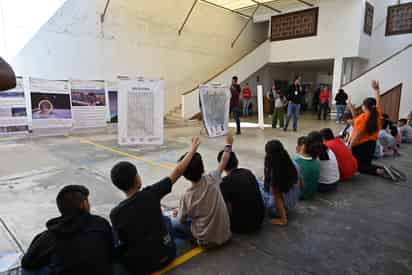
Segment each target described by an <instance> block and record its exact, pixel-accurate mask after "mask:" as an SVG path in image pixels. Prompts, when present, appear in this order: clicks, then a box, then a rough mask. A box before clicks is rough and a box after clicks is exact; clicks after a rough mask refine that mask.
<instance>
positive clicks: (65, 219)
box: [22, 185, 113, 275]
mask: <svg viewBox="0 0 412 275" xmlns="http://www.w3.org/2000/svg"><path fill="white" fill-rule="evenodd" d="M88 196H89V190H87V188H86V187H84V186H81V185H69V186H66V187H64V188H63V189H62V190H61V191H60V192H59V194H58V195H57V199H56V201H57V206H58V208H59V211H60V213H61V217H58V218H54V219H51V220H50V221H48V222H47V224H46V225H47V230H46V231H44V232H43V233H41V234H39V235H37V236H36V237H35V238H34V240H33V242H32V243H31V244H30V247H29V249H28V250H27V253H26V254H25V255H24V257H23V259H22V267H23V275H25V274H42V275H45V274H56V275H66V274H67V275H73V274H76V275H83V274H84V275H112V274H113V268H112V262H113V261H112V256H113V255H112V252H113V238H112V230H111V227H110V224H109V222H108V221H106V220H105V219H104V218H102V217H99V216H95V215H91V214H90V205H89V201H88Z"/></svg>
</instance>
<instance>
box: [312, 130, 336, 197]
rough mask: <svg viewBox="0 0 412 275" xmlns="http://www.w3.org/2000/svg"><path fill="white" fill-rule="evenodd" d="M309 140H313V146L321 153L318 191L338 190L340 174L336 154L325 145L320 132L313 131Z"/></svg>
mask: <svg viewBox="0 0 412 275" xmlns="http://www.w3.org/2000/svg"><path fill="white" fill-rule="evenodd" d="M308 139H309V140H311V142H312V143H313V146H314V147H316V148H318V151H319V155H318V158H319V165H320V173H319V188H318V191H319V192H321V193H325V192H330V191H334V190H336V189H337V187H338V184H339V179H340V174H339V165H338V161H337V159H336V156H335V154H334V153H333V151H332V150H330V149H328V147H327V146H326V145H325V144H323V138H322V135H321V134H320V133H319V132H317V131H313V132H311V133H309V135H308Z"/></svg>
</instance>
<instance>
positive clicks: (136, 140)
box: [118, 78, 164, 145]
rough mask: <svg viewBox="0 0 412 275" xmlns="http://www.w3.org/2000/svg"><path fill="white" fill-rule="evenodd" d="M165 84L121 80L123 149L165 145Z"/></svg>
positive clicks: (120, 102) (161, 82) (120, 139)
mask: <svg viewBox="0 0 412 275" xmlns="http://www.w3.org/2000/svg"><path fill="white" fill-rule="evenodd" d="M163 96H164V95H163V80H160V79H145V78H132V79H129V78H119V93H118V106H119V108H118V112H119V122H118V139H119V144H120V145H133V144H163V112H164V106H163Z"/></svg>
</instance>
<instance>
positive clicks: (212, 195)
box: [172, 134, 233, 248]
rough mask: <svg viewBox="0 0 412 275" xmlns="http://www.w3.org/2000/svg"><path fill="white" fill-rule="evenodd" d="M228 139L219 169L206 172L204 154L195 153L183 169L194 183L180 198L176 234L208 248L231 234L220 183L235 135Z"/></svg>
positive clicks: (217, 244) (176, 213)
mask: <svg viewBox="0 0 412 275" xmlns="http://www.w3.org/2000/svg"><path fill="white" fill-rule="evenodd" d="M225 141H226V146H225V149H224V151H225V153H224V154H223V157H222V160H221V162H220V163H219V165H218V167H217V169H216V170H214V171H212V172H209V173H206V174H204V167H203V161H202V157H201V155H200V154H199V153H197V154H196V155H195V156H194V157H193V159H192V161H191V162H190V164H189V166H188V167H187V169H186V170H185V172H184V173H183V176H184V177H185V178H186V179H187V180H189V181H190V182H191V183H192V185H191V186H190V187H189V188H188V189H187V190H186V192H185V194H184V195H183V198H182V199H181V200H180V206H179V209H178V210H176V211H175V213H174V216H176V217H175V218H174V219H173V220H172V223H173V232H174V235H175V236H176V238H179V239H184V240H185V239H186V240H192V239H195V240H196V241H197V243H198V245H200V246H203V247H205V248H210V247H215V246H220V245H223V244H224V243H226V242H227V241H229V239H230V237H231V232H230V218H229V213H228V210H227V207H226V204H225V201H224V199H223V196H222V193H221V192H220V188H219V184H220V182H221V181H222V177H221V176H222V172H223V170H224V168H225V167H226V165H227V163H228V161H229V158H230V153H231V152H232V144H233V137H232V136H231V135H230V134H229V135H228V136H226V139H225Z"/></svg>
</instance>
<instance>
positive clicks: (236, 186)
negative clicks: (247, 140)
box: [217, 151, 265, 233]
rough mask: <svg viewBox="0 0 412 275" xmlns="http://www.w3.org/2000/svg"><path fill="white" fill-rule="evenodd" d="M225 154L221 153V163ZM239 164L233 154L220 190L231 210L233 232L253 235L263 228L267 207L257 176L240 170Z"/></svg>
mask: <svg viewBox="0 0 412 275" xmlns="http://www.w3.org/2000/svg"><path fill="white" fill-rule="evenodd" d="M224 154H225V151H220V152H219V154H218V156H217V160H218V162H219V163H220V162H221V161H222V158H223V155H224ZM238 164H239V161H238V159H237V157H236V154H235V153H234V152H231V153H230V158H229V161H228V163H227V165H226V167H225V172H226V174H227V175H226V177H224V178H223V179H222V182H221V183H220V190H221V192H222V195H223V198H224V200H225V202H226V205H227V209H228V210H229V216H230V228H231V230H232V232H234V233H252V232H255V231H257V230H259V229H260V228H261V225H262V222H263V218H264V216H265V207H264V205H263V200H262V195H261V193H260V190H259V184H258V181H257V179H256V177H255V175H254V174H253V173H252V172H251V171H250V170H248V169H244V168H238Z"/></svg>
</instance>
